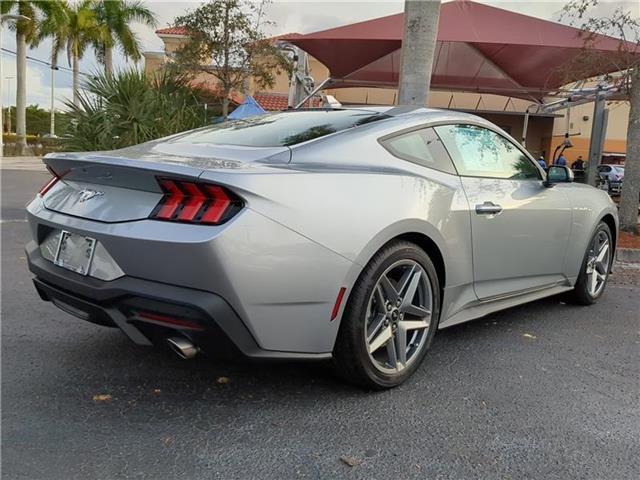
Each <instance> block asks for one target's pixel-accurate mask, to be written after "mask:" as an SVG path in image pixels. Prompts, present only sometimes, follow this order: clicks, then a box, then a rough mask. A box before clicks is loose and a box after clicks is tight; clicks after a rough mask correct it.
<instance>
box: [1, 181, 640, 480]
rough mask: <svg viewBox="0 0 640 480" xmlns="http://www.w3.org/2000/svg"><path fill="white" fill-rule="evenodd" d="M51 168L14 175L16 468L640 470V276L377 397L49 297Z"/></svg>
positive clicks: (6, 366) (69, 475) (115, 472)
mask: <svg viewBox="0 0 640 480" xmlns="http://www.w3.org/2000/svg"><path fill="white" fill-rule="evenodd" d="M46 178H47V176H46V174H44V173H40V172H34V171H28V172H25V171H17V170H3V171H2V188H1V194H2V215H1V218H2V225H1V226H2V307H1V308H2V474H3V478H6V479H30V480H34V479H74V478H78V479H118V478H135V479H147V478H149V479H165V478H166V479H183V478H184V479H187V478H188V479H209V478H221V479H234V478H238V479H249V478H274V479H280V478H286V479H288V478H366V479H377V478H380V479H383V478H423V479H435V478H442V479H445V478H446V479H449V478H452V479H454V478H455V479H471V478H483V479H486V478H513V479H522V478H536V479H540V478H545V479H550V478H558V479H568V478H598V479H616V480H619V479H631V478H637V475H638V472H639V471H640V443H639V441H638V439H639V438H640V403H639V399H640V285H638V282H637V278H638V277H637V276H631V277H628V276H627V277H624V278H622V279H621V280H620V281H617V279H616V277H615V276H614V278H613V280H614V282H613V284H610V285H609V287H608V290H607V292H606V294H605V296H604V297H603V298H602V300H601V302H600V303H598V304H597V305H595V306H593V307H588V308H585V307H575V306H571V305H566V304H564V303H562V302H561V300H560V299H559V298H550V299H546V300H542V301H539V302H535V303H532V304H529V305H525V306H521V307H518V308H514V309H511V310H509V311H505V312H501V313H498V314H494V315H491V316H490V317H487V318H484V319H481V320H477V321H475V322H471V323H468V324H465V325H461V326H458V327H453V328H450V329H447V330H444V331H441V332H439V333H438V334H437V335H436V338H435V341H434V344H433V347H432V350H431V352H430V353H429V354H428V355H427V359H426V362H425V364H424V365H423V367H422V368H421V370H420V371H419V372H418V373H417V374H416V375H415V376H414V377H413V378H412V379H411V380H410V381H409V382H408V383H406V384H405V385H403V386H401V387H399V388H396V389H394V390H392V391H386V392H380V393H368V392H363V391H361V390H357V389H354V388H351V387H349V386H347V385H344V384H342V383H340V382H339V381H338V380H336V379H335V378H334V377H333V376H332V375H331V373H330V372H329V371H328V369H327V368H325V367H324V366H322V365H309V364H270V365H263V364H246V363H219V362H214V361H211V360H208V359H206V358H196V359H194V360H193V361H190V362H186V361H182V360H179V359H178V358H176V357H174V356H173V355H172V354H170V353H169V352H167V351H163V350H154V349H145V348H141V347H137V346H135V345H133V344H131V343H130V342H129V341H128V340H127V339H126V338H124V336H123V335H122V334H121V333H119V332H118V331H116V330H113V329H106V328H102V327H99V326H94V325H91V324H87V323H83V322H82V321H80V320H77V319H75V318H74V317H71V316H69V315H67V314H65V313H63V312H62V311H60V310H57V309H56V308H55V307H54V306H52V305H51V304H49V303H44V302H42V301H40V300H39V298H38V297H37V294H36V293H35V291H34V289H33V287H32V285H31V281H30V274H29V273H28V271H27V268H26V262H25V257H24V252H23V245H24V243H25V241H26V240H27V237H28V228H27V224H26V223H24V221H23V220H22V219H23V218H24V211H23V207H24V204H25V202H26V201H27V200H28V199H29V197H30V196H31V195H32V193H33V192H35V191H36V190H37V189H38V187H39V186H40V185H41V184H42V183H44V181H45V180H46ZM341 457H342V458H343V460H341ZM349 464H351V465H349Z"/></svg>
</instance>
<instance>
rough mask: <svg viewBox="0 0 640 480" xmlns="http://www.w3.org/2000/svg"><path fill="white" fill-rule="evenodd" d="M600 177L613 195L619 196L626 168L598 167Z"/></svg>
mask: <svg viewBox="0 0 640 480" xmlns="http://www.w3.org/2000/svg"><path fill="white" fill-rule="evenodd" d="M598 175H599V176H600V178H601V179H602V180H603V182H604V183H605V185H606V189H607V190H608V191H609V193H611V194H615V195H619V194H620V191H621V190H622V181H623V180H624V166H622V165H598Z"/></svg>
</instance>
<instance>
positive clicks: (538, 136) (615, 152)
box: [144, 27, 629, 163]
mask: <svg viewBox="0 0 640 480" xmlns="http://www.w3.org/2000/svg"><path fill="white" fill-rule="evenodd" d="M156 34H157V35H158V36H159V37H160V38H161V39H162V41H163V42H164V51H163V52H146V53H145V54H144V56H145V71H146V72H147V73H152V72H154V71H156V70H157V69H159V68H161V66H162V65H163V64H164V63H165V62H167V61H168V59H169V58H170V56H171V54H172V53H173V52H175V51H176V49H178V48H179V47H180V45H181V43H182V42H184V40H185V39H186V38H187V36H186V34H185V31H184V30H183V29H181V28H180V27H170V28H164V29H160V30H157V31H156ZM291 35H295V34H288V35H287V36H291ZM276 38H278V37H276ZM309 69H310V75H311V76H312V77H313V79H314V81H315V83H316V84H319V83H320V82H321V81H323V80H324V79H326V78H327V77H328V76H329V71H328V69H327V67H325V66H324V65H323V64H322V63H320V62H319V61H318V60H316V59H315V58H312V57H310V58H309ZM196 83H198V84H200V85H202V86H206V87H208V88H210V89H211V90H215V85H216V79H215V77H214V76H213V75H211V74H205V73H203V74H201V75H199V76H198V77H197V79H196ZM288 92H289V78H288V76H287V74H286V73H281V74H280V75H278V76H277V78H276V81H275V84H274V86H273V88H271V89H269V90H268V91H261V90H260V89H259V88H258V87H257V86H256V85H255V84H254V83H253V82H250V83H249V85H248V86H247V93H249V94H250V95H252V96H253V97H254V98H255V99H256V101H257V102H258V103H259V104H260V105H262V107H263V108H264V109H265V110H272V111H273V110H284V109H286V108H287V99H288ZM325 93H326V94H329V95H333V96H334V97H335V98H336V99H337V100H338V101H339V102H340V103H342V104H343V105H394V104H395V102H396V98H397V90H396V89H388V88H369V87H368V88H342V89H327V90H325ZM232 100H233V101H235V102H241V101H242V96H241V95H234V98H233V99H232ZM530 105H531V102H530V101H527V100H522V99H518V98H513V97H503V96H499V95H491V94H478V93H466V92H444V91H433V92H431V95H430V96H429V106H430V107H434V108H449V109H454V110H461V111H465V112H471V113H475V114H477V115H480V116H482V117H484V118H487V119H488V120H490V121H492V122H494V123H495V124H496V125H498V126H500V127H501V128H503V129H504V130H505V131H507V132H508V133H509V134H511V136H513V137H514V138H515V139H517V140H521V138H522V130H523V125H524V112H525V111H526V109H527V108H528V107H529V106H530ZM607 108H608V110H609V122H608V127H607V132H606V141H605V145H604V155H603V157H604V161H605V162H607V163H609V162H615V163H620V162H622V161H624V154H625V151H626V135H627V122H628V118H629V104H628V102H623V101H617V102H608V103H607ZM566 115H567V111H566V110H561V111H558V112H556V113H555V114H532V115H531V116H530V120H529V126H528V129H527V139H526V146H527V149H528V150H529V151H530V152H531V153H532V154H533V155H535V156H538V155H544V157H545V159H546V160H547V162H549V161H550V159H551V156H552V155H553V152H554V151H555V149H556V147H557V146H558V145H559V144H561V143H562V141H563V140H564V138H565V132H566V127H567V121H566ZM592 117H593V103H588V104H584V105H580V106H576V107H572V108H571V112H570V116H569V135H570V139H571V143H572V144H573V147H572V148H568V149H566V150H565V152H564V153H565V156H566V157H567V159H568V160H569V161H570V162H572V161H573V160H575V159H576V158H577V157H578V156H582V158H583V159H585V160H587V159H588V156H589V155H588V154H589V141H590V135H591V125H592Z"/></svg>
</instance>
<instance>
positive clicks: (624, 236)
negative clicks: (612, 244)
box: [618, 232, 640, 249]
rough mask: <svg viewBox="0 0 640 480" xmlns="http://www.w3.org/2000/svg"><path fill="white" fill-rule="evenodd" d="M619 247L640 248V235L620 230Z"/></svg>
mask: <svg viewBox="0 0 640 480" xmlns="http://www.w3.org/2000/svg"><path fill="white" fill-rule="evenodd" d="M618 248H638V249H640V235H633V234H631V233H627V232H620V239H619V240H618Z"/></svg>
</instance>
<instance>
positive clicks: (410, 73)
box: [398, 0, 440, 107]
mask: <svg viewBox="0 0 640 480" xmlns="http://www.w3.org/2000/svg"><path fill="white" fill-rule="evenodd" d="M439 18H440V0H405V2H404V37H403V40H402V58H401V63H400V84H399V88H398V103H399V104H400V105H418V106H421V107H422V106H425V105H426V104H427V99H428V97H429V88H430V86H431V70H432V68H433V53H434V51H435V48H436V38H437V35H438V20H439Z"/></svg>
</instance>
